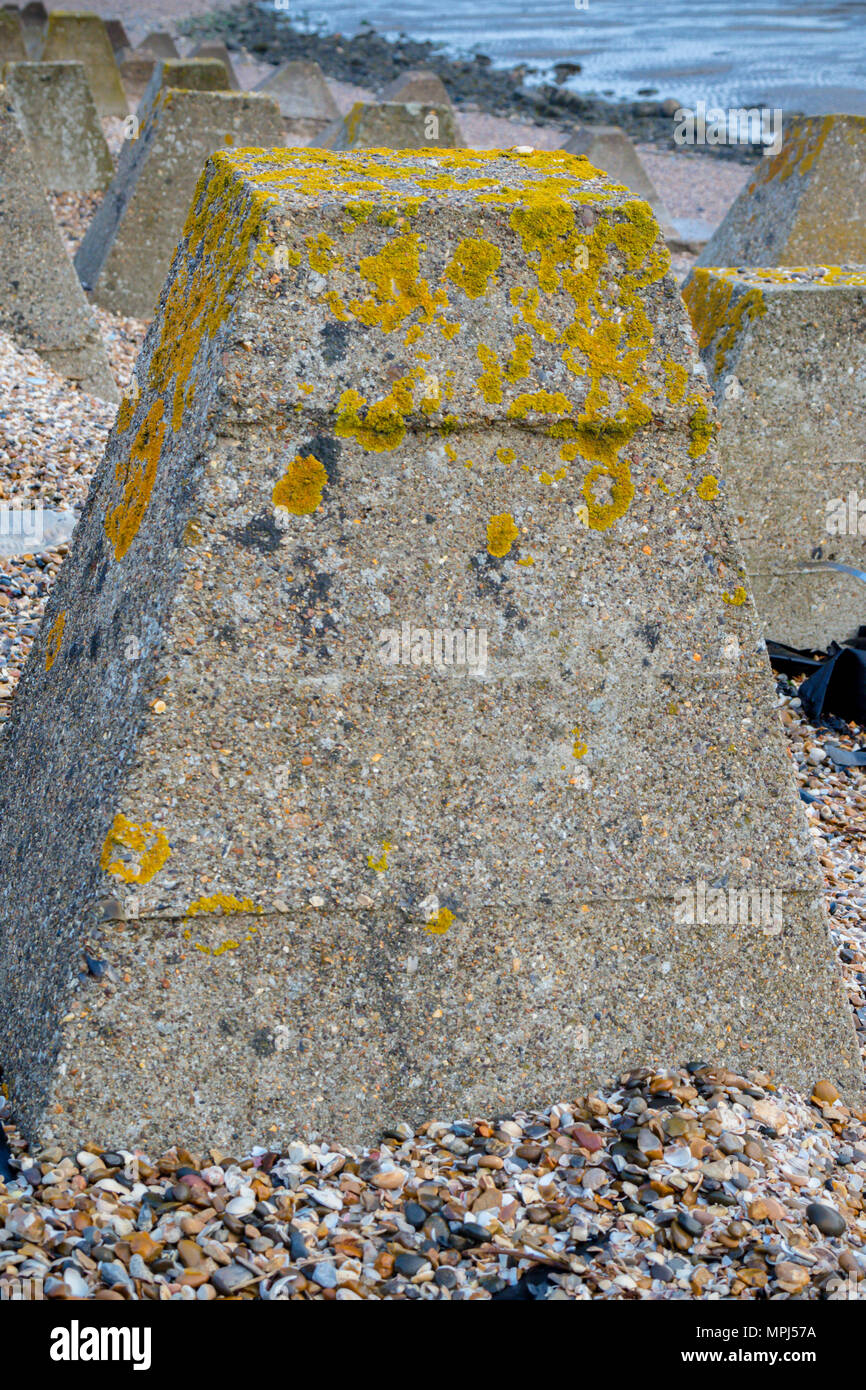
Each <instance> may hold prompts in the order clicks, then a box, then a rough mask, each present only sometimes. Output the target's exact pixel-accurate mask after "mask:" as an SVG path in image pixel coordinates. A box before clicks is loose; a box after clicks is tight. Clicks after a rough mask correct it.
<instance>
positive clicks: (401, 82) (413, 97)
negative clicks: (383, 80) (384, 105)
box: [382, 68, 451, 106]
mask: <svg viewBox="0 0 866 1390" xmlns="http://www.w3.org/2000/svg"><path fill="white" fill-rule="evenodd" d="M382 100H383V101H419V102H420V103H421V105H422V106H450V105H451V98H450V96H449V95H448V93H447V91H446V90H445V87H444V85H443V82H442V79H441V77H440V76H439V74H438V73H435V72H428V71H426V70H425V69H423V68H413V69H412V70H411V71H409V72H404V73H401V75H400V76H399V77H395V78H394V81H393V82H389V83H388V86H387V87H385V89H384V91H383V92H382Z"/></svg>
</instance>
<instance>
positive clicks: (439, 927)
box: [424, 907, 454, 936]
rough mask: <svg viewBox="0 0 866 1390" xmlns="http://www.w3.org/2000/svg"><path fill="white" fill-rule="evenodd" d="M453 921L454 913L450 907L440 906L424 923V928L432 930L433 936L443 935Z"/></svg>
mask: <svg viewBox="0 0 866 1390" xmlns="http://www.w3.org/2000/svg"><path fill="white" fill-rule="evenodd" d="M453 921H454V913H453V912H452V911H451V910H450V908H447V907H440V909H439V911H438V912H437V913H436V915H435V916H434V917H431V918H430V920H429V921H428V922H425V923H424V930H425V931H429V932H432V933H433V935H434V936H444V934H445V932H447V930H448V928H449V927H450V926H451V923H452V922H453Z"/></svg>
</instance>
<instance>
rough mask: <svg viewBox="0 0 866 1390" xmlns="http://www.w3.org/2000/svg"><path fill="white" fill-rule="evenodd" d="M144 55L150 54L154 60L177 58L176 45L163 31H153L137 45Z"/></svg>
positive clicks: (178, 55) (169, 35)
mask: <svg viewBox="0 0 866 1390" xmlns="http://www.w3.org/2000/svg"><path fill="white" fill-rule="evenodd" d="M138 46H139V48H141V49H143V50H144V51H145V52H146V53H152V54H153V56H154V58H179V57H180V54H179V53H178V51H177V44H176V43H175V41H174V39H173V38H172V37H171V34H167V33H166V32H165V30H163V29H153V30H151V32H150V33H149V34H147V35H146V37H145V38H143V39H142V41H141V43H140V44H139V45H138Z"/></svg>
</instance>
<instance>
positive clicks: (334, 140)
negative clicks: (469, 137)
mask: <svg viewBox="0 0 866 1390" xmlns="http://www.w3.org/2000/svg"><path fill="white" fill-rule="evenodd" d="M312 143H313V144H314V145H317V146H320V147H321V148H323V149H328V150H426V149H435V148H437V147H438V148H441V149H462V148H463V146H464V140H463V135H462V133H461V131H460V127H459V125H458V124H457V118H456V117H455V115H454V111H453V110H452V108H451V106H450V104H449V105H448V106H425V105H422V104H421V103H420V102H417V101H411V102H399V101H380V102H362V101H356V102H355V105H354V106H353V107H352V109H351V111H350V112H349V113H348V115H346V116H342V117H341V118H340V119H339V120H337V121H334V123H333V124H332V125H330V126H328V128H327V130H325V131H323V132H322V134H321V135H318V136H317V137H316V139H315V140H314V141H313V142H312Z"/></svg>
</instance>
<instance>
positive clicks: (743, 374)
mask: <svg viewBox="0 0 866 1390" xmlns="http://www.w3.org/2000/svg"><path fill="white" fill-rule="evenodd" d="M683 296H684V298H685V301H686V304H687V306H688V309H689V313H690V314H691V317H692V321H693V323H694V327H695V332H696V333H697V335H698V342H699V345H700V351H701V355H702V357H703V360H704V362H705V364H706V369H707V373H708V375H709V378H710V382H711V384H712V386H713V390H714V393H715V398H716V404H717V407H718V411H719V419H720V421H721V433H720V436H719V476H720V478H721V480H722V485H723V487H724V490H725V493H726V495H727V497H728V500H729V503H730V506H731V509H732V511H733V513H734V516H735V517H736V519H737V521H738V523H739V532H740V539H741V542H742V545H743V550H744V554H745V560H746V567H747V569H748V572H749V578H750V580H751V584H752V589H753V592H754V595H755V604H756V607H757V609H758V613H759V616H760V618H761V620H762V623H763V628H764V632H765V635H766V636H767V637H771V638H773V639H774V640H775V641H777V642H785V643H787V644H788V645H789V646H794V647H801V648H805V647H814V648H819V649H821V650H825V649H826V647H827V646H828V644H829V643H830V642H831V641H839V642H841V641H842V640H844V638H846V637H850V636H853V635H854V634H856V632H857V629H858V628H859V627H860V625H861V624H862V623H863V622H864V621H866V588H864V585H863V581H862V580H861V579H858V578H857V577H856V576H855V575H852V574H849V573H846V572H845V571H843V570H834V569H828V568H826V567H825V566H826V564H827V563H828V562H830V563H832V564H842V565H848V566H851V567H853V568H854V569H855V570H860V571H862V570H863V569H864V567H866V566H864V553H863V537H864V535H866V500H864V502H863V507H862V512H863V518H862V522H861V520H860V513H859V511H858V506H859V500H857V499H859V493H860V492H862V491H863V487H864V466H863V460H864V458H866V394H864V389H863V384H864V382H866V334H864V324H866V269H864V268H863V267H859V268H858V267H846V266H834V267H829V268H828V267H824V266H820V267H813V268H811V269H808V268H803V267H792V268H790V269H784V268H781V267H780V268H777V269H764V270H761V269H751V270H736V269H733V270H732V269H722V270H719V269H716V270H711V269H700V270H693V271H692V273H691V275H690V276H689V279H688V281H687V282H686V285H685V287H684V289H683ZM852 497H853V498H854V499H855V502H854V504H853V510H852V504H851V500H850V499H851V498H852Z"/></svg>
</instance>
